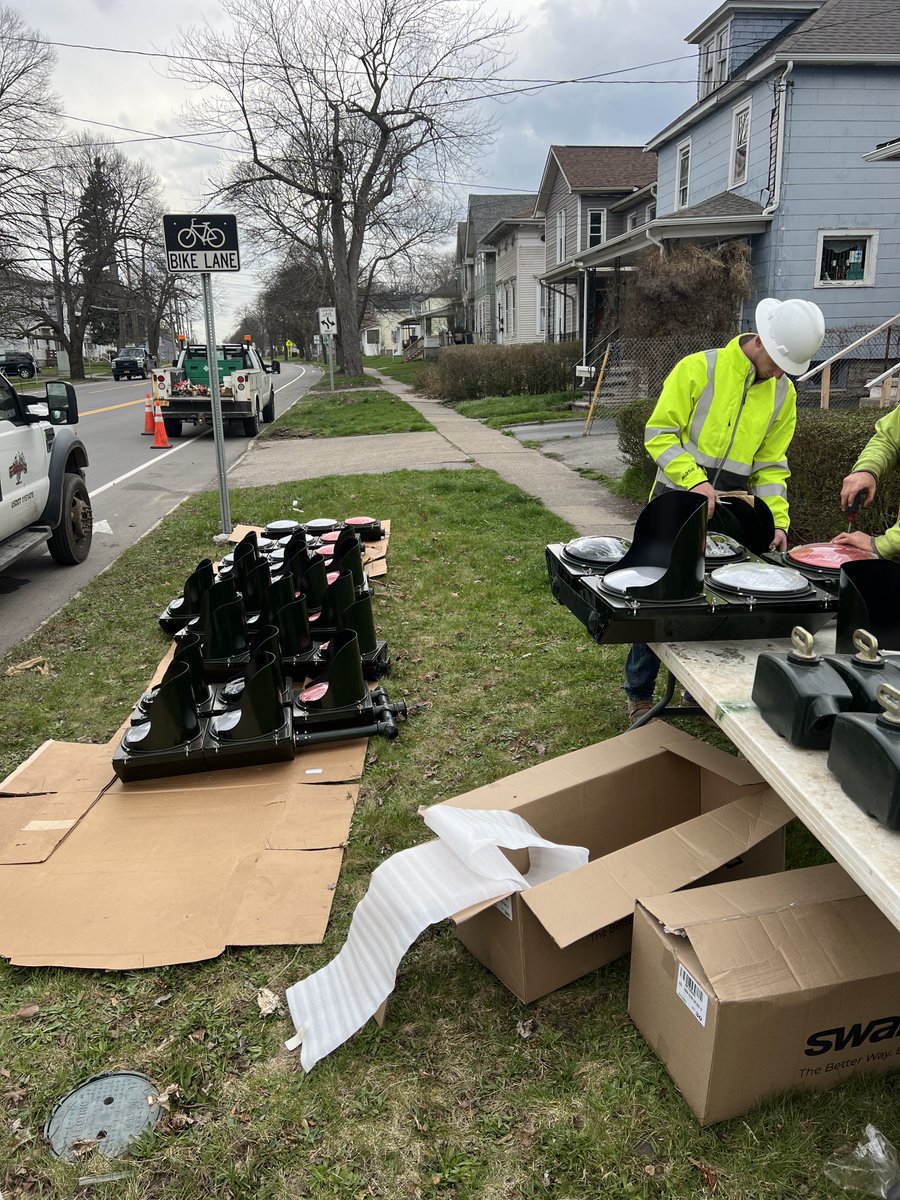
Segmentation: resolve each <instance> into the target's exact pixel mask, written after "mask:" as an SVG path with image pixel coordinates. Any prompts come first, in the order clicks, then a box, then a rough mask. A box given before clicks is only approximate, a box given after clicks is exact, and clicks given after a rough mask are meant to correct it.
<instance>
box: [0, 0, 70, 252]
mask: <svg viewBox="0 0 900 1200" xmlns="http://www.w3.org/2000/svg"><path fill="white" fill-rule="evenodd" d="M55 65H56V55H55V54H54V52H53V50H52V49H51V47H50V46H48V45H47V44H46V42H43V41H42V40H41V36H40V34H39V33H38V32H37V31H36V30H34V29H30V28H29V27H28V26H27V25H26V24H25V23H24V21H23V20H22V18H21V17H20V16H19V14H18V13H17V12H15V11H14V10H13V9H11V8H7V7H5V6H4V5H0V270H3V269H5V268H8V267H9V266H10V265H13V264H15V262H16V261H17V259H18V258H19V253H18V249H17V245H16V235H17V230H18V227H19V225H20V224H21V222H22V219H23V213H24V212H26V211H27V210H28V208H29V192H30V191H31V190H32V189H33V188H34V186H35V177H36V175H37V174H38V172H39V171H40V169H41V167H42V166H43V165H45V163H46V160H47V151H48V148H49V139H50V137H51V135H52V134H53V132H54V130H55V128H56V124H57V119H58V117H59V112H60V106H59V100H58V99H57V97H56V96H55V95H54V93H53V91H52V89H51V86H50V78H51V75H52V73H53V68H54V66H55Z"/></svg>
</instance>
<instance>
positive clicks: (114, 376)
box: [113, 374, 122, 383]
mask: <svg viewBox="0 0 900 1200" xmlns="http://www.w3.org/2000/svg"><path fill="white" fill-rule="evenodd" d="M121 378H122V376H121V375H115V374H114V375H113V379H114V380H115V381H116V383H118V382H119V380H120V379H121Z"/></svg>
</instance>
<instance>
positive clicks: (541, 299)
mask: <svg viewBox="0 0 900 1200" xmlns="http://www.w3.org/2000/svg"><path fill="white" fill-rule="evenodd" d="M535 308H536V312H535V317H536V318H537V331H538V333H543V332H544V330H545V329H546V328H547V293H546V291H545V290H544V285H543V284H542V283H539V284H538V285H537V291H536V293H535Z"/></svg>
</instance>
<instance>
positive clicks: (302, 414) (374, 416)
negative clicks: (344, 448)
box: [261, 390, 434, 438]
mask: <svg viewBox="0 0 900 1200" xmlns="http://www.w3.org/2000/svg"><path fill="white" fill-rule="evenodd" d="M433 428H434V426H433V425H431V423H430V422H428V421H426V420H425V418H424V417H423V416H421V415H420V414H419V413H418V412H416V410H415V409H414V408H413V407H412V405H410V404H407V403H406V401H405V400H400V399H398V397H397V396H395V395H393V394H392V393H391V392H383V391H380V390H373V391H371V392H335V393H334V394H333V395H332V393H331V392H329V393H328V394H327V395H325V396H322V395H315V396H313V395H309V394H308V395H307V396H305V397H302V398H301V399H300V400H298V401H297V402H296V403H295V404H292V405H291V407H290V408H289V409H288V410H287V412H285V413H282V415H281V416H280V417H278V418H277V419H276V420H275V421H273V422H272V424H271V425H266V426H264V427H263V430H262V432H261V436H262V437H270V438H271V437H353V436H354V435H360V434H366V433H419V432H422V431H423V430H431V429H433Z"/></svg>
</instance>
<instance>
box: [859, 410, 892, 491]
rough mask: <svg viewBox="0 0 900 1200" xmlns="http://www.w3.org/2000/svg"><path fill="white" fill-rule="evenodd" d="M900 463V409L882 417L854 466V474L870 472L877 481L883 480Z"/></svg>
mask: <svg viewBox="0 0 900 1200" xmlns="http://www.w3.org/2000/svg"><path fill="white" fill-rule="evenodd" d="M898 461H900V408H895V409H894V410H893V412H890V413H888V415H887V416H886V417H882V418H881V420H880V421H877V422H876V424H875V432H874V433H873V434H872V436H871V437H870V438H869V440H868V442H867V443H866V447H865V449H864V450H863V452H862V454H861V455H860V456H859V458H858V459H857V460H856V462H855V463H854V464H853V472H854V473H855V472H857V471H868V472H869V473H870V474H871V475H874V476H875V478H876V480H878V479H882V478H883V477H884V475H885V473H886V472H887V471H889V470H890V469H891V467H895V466H896V465H897V463H898Z"/></svg>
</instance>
